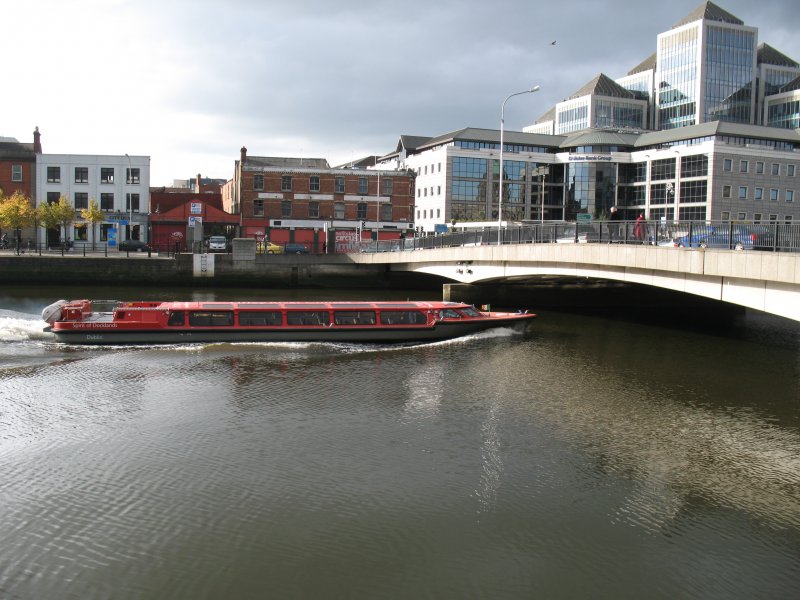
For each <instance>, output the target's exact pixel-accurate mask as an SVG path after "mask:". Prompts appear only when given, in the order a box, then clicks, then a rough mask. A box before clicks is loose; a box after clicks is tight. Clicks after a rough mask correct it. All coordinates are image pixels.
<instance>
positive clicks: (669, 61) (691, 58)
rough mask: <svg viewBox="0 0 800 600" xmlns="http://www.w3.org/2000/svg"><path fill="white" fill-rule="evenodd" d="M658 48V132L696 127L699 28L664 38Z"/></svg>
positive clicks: (660, 38)
mask: <svg viewBox="0 0 800 600" xmlns="http://www.w3.org/2000/svg"><path fill="white" fill-rule="evenodd" d="M658 46H659V47H658V65H659V68H658V72H657V73H656V76H657V81H658V90H657V92H656V93H657V104H658V110H657V115H658V124H657V125H658V128H660V129H675V128H678V127H685V126H687V125H694V124H696V122H697V118H696V113H697V102H698V99H697V93H696V89H697V78H698V77H699V74H698V69H697V67H698V63H699V61H698V57H699V52H700V48H699V27H697V26H693V27H689V28H687V29H683V30H680V31H677V32H675V33H671V34H667V35H664V36H660V37H659V40H658Z"/></svg>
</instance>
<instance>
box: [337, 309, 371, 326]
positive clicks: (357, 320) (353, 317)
mask: <svg viewBox="0 0 800 600" xmlns="http://www.w3.org/2000/svg"><path fill="white" fill-rule="evenodd" d="M333 322H334V323H335V324H336V325H375V311H374V310H337V311H335V312H334V313H333Z"/></svg>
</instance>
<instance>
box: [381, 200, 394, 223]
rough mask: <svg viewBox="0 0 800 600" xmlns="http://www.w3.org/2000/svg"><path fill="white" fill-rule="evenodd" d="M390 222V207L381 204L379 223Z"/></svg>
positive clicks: (389, 205)
mask: <svg viewBox="0 0 800 600" xmlns="http://www.w3.org/2000/svg"><path fill="white" fill-rule="evenodd" d="M391 220H392V205H391V204H381V221H391Z"/></svg>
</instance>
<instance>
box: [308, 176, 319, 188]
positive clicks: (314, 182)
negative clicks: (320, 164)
mask: <svg viewBox="0 0 800 600" xmlns="http://www.w3.org/2000/svg"><path fill="white" fill-rule="evenodd" d="M308 191H310V192H318V191H319V176H317V175H312V176H311V177H309V178H308Z"/></svg>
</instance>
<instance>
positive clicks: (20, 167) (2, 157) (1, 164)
mask: <svg viewBox="0 0 800 600" xmlns="http://www.w3.org/2000/svg"><path fill="white" fill-rule="evenodd" d="M41 153H42V143H41V137H40V135H39V128H38V127H37V128H36V129H35V130H34V132H33V143H24V142H22V143H21V142H19V141H18V140H16V139H15V138H3V137H0V198H7V197H10V196H13V195H14V193H16V192H19V193H21V194H22V195H23V196H25V197H26V198H29V199H30V200H31V203H32V204H33V199H34V197H35V195H36V156H37V155H38V154H41ZM33 232H34V230H33V228H32V227H29V228H25V229H23V230H22V231H20V236H21V238H25V239H28V238H30V237H32V236H33ZM4 233H5V232H4Z"/></svg>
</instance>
